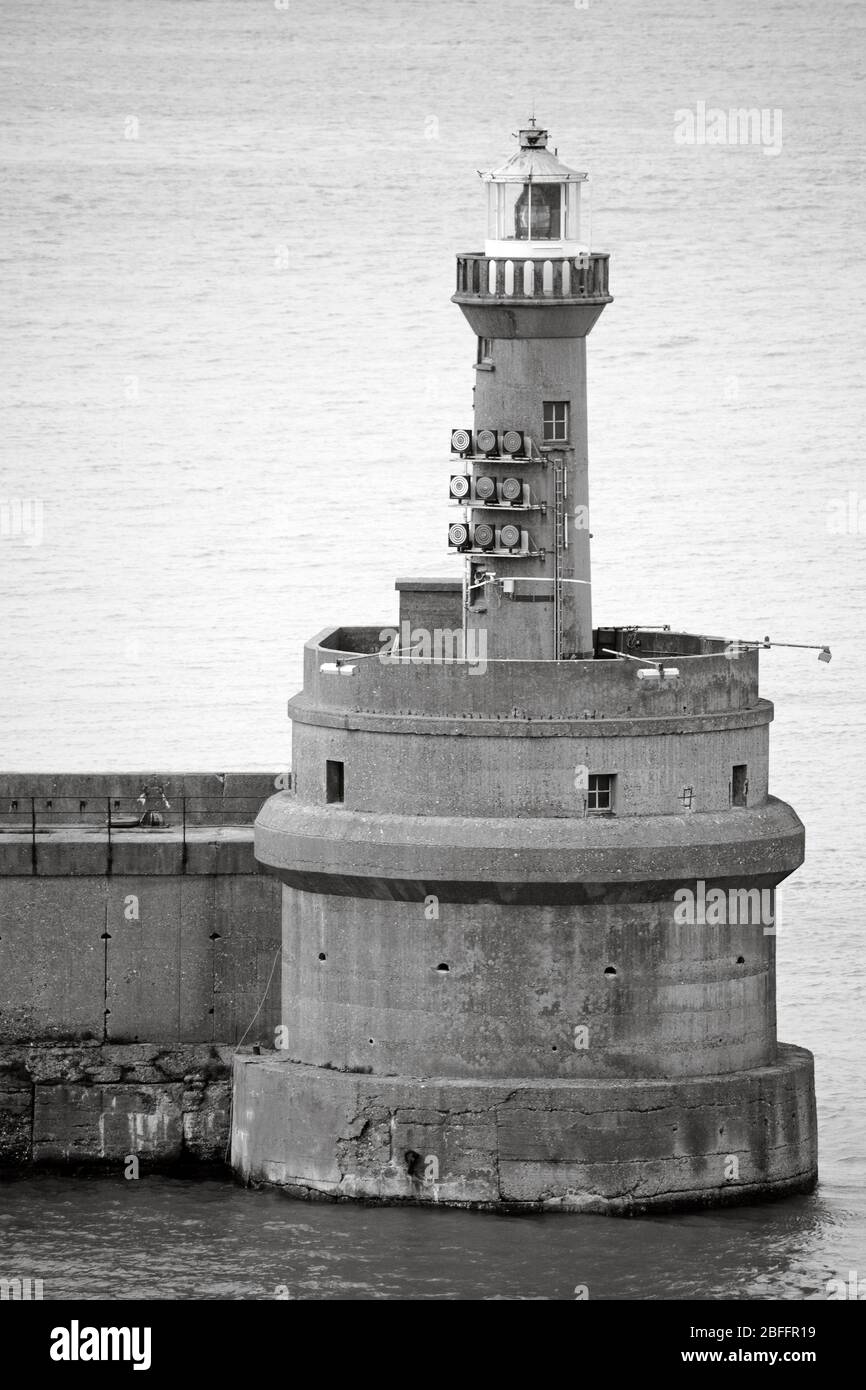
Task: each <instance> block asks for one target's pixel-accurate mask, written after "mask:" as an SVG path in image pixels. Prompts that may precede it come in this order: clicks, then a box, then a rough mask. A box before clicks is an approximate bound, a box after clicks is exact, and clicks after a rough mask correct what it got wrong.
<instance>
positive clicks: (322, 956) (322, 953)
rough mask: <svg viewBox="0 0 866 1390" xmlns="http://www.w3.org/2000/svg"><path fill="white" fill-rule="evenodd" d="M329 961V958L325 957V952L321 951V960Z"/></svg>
mask: <svg viewBox="0 0 866 1390" xmlns="http://www.w3.org/2000/svg"><path fill="white" fill-rule="evenodd" d="M327 959H328V957H327V956H326V955H325V953H324V951H320V952H319V960H327Z"/></svg>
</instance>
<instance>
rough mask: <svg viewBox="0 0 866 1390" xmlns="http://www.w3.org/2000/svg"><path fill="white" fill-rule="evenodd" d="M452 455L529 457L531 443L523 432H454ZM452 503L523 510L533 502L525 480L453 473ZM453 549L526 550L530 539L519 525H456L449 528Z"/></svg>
mask: <svg viewBox="0 0 866 1390" xmlns="http://www.w3.org/2000/svg"><path fill="white" fill-rule="evenodd" d="M451 452H452V454H457V455H459V457H460V458H462V459H478V458H487V459H491V460H493V459H496V458H499V459H515V458H521V459H522V458H527V456H528V455H527V441H526V436H525V435H524V433H523V431H522V430H513V429H507V430H490V429H480V430H476V431H475V432H474V434H473V432H472V430H461V429H457V430H452V431H451ZM450 493H451V500H452V501H454V502H462V503H463V505H464V506H472V505H475V506H480V507H503V508H507V507H521V506H527V505H528V503H529V485H528V484H527V483H524V482H523V480H522V479H521V478H511V477H506V478H491V477H487V476H485V475H482V476H481V477H477V478H470V477H469V476H468V475H467V474H465V473H455V474H452V477H451V484H450ZM448 544H449V546H450V547H451V549H452V550H526V549H527V548H528V538H527V534H526V532H525V531H522V530H521V528H520V527H519V526H514V525H513V524H512V523H511V522H507V523H506V524H505V525H504V526H493V525H490V523H488V522H486V521H479V522H475V523H474V524H473V523H472V522H460V521H458V522H455V523H454V525H453V526H449V527H448Z"/></svg>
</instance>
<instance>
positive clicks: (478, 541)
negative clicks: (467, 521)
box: [473, 521, 496, 550]
mask: <svg viewBox="0 0 866 1390" xmlns="http://www.w3.org/2000/svg"><path fill="white" fill-rule="evenodd" d="M495 539H496V537H495V536H494V534H493V527H492V526H488V525H487V522H486V521H482V522H480V523H479V525H478V526H476V527H475V532H474V535H473V540H474V543H475V545H476V546H477V548H478V549H479V550H489V549H490V547H491V545H492V544H493V542H494V540H495Z"/></svg>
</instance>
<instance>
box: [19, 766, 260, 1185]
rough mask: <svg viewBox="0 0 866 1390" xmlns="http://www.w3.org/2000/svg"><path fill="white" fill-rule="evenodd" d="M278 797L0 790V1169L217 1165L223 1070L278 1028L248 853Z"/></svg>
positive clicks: (214, 788) (202, 778)
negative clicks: (261, 815) (148, 818)
mask: <svg viewBox="0 0 866 1390" xmlns="http://www.w3.org/2000/svg"><path fill="white" fill-rule="evenodd" d="M273 789H274V779H273V778H272V777H270V776H264V775H251V774H227V775H219V776H213V775H207V774H184V775H179V774H160V773H154V774H140V775H139V774H117V775H111V776H110V775H87V776H83V775H78V774H63V775H55V774H41V775H33V774H2V775H0V1163H5V1164H19V1163H28V1162H37V1163H39V1162H46V1163H49V1162H50V1163H91V1162H96V1163H100V1162H104V1163H111V1162H116V1161H120V1160H122V1159H125V1158H126V1156H127V1155H130V1154H135V1155H138V1156H140V1157H141V1158H142V1159H144V1160H152V1161H154V1162H178V1161H184V1160H189V1161H211V1160H216V1159H219V1160H222V1157H223V1151H224V1149H225V1144H226V1141H227V1136H228V1120H229V1093H230V1082H229V1076H230V1065H231V1056H232V1053H233V1051H234V1049H235V1048H236V1046H237V1045H238V1043H239V1042H240V1041H241V1040H242V1039H244V1041H245V1046H247V1047H249V1046H252V1045H254V1044H258V1043H261V1042H264V1041H267V1042H269V1043H270V1044H271V1045H273V1037H274V1028H275V1027H276V1025H277V1023H278V1021H279V983H280V979H279V977H280V972H279V968H278V966H277V967H276V968H275V960H276V956H277V953H278V951H279V947H280V893H279V884H278V883H277V882H275V881H274V880H272V879H270V878H268V877H265V876H263V875H262V874H260V873H259V871H258V867H257V865H256V863H255V860H254V858H253V848H252V846H253V831H252V821H253V819H254V817H255V814H256V811H257V810H258V807H259V806H260V805H261V803H262V802H263V801H264V799H265V798H266V797H267V796H268V795H269V794H270V793H271V792H272V791H273ZM142 796H143V797H144V800H142V799H141V798H142ZM146 810H150V811H151V812H152V813H153V818H154V819H156V818H158V819H159V820H160V821H161V823H160V824H154V825H150V826H139V825H136V824H135V822H136V821H137V820H138V819H140V817H141V815H142V813H143V812H144V811H146ZM269 981H270V984H269ZM257 1010H259V1012H258V1016H257V1017H255V1015H256V1011H257ZM245 1035H246V1036H245Z"/></svg>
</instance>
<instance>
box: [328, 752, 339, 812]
mask: <svg viewBox="0 0 866 1390" xmlns="http://www.w3.org/2000/svg"><path fill="white" fill-rule="evenodd" d="M325 800H326V801H335V802H336V801H342V800H343V764H342V763H338V762H336V761H332V760H331V759H330V758H328V759H326V761H325Z"/></svg>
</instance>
